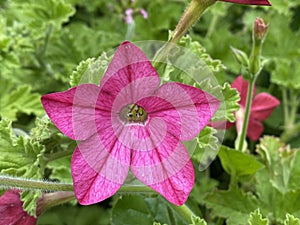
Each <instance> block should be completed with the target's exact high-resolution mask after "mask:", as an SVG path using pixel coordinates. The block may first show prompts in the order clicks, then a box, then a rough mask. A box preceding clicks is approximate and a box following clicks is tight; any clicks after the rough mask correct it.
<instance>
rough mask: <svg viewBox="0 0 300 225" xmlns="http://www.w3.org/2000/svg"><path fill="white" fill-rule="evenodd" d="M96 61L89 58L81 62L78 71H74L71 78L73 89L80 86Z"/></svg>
mask: <svg viewBox="0 0 300 225" xmlns="http://www.w3.org/2000/svg"><path fill="white" fill-rule="evenodd" d="M94 61H95V59H93V58H89V59H87V60H84V61H81V62H80V63H79V65H78V66H77V67H76V70H74V71H73V72H72V74H71V76H70V85H71V87H74V86H77V85H79V84H80V83H81V82H80V81H81V79H82V76H83V75H84V73H85V72H86V71H87V69H88V68H89V66H90V64H91V63H92V62H94Z"/></svg>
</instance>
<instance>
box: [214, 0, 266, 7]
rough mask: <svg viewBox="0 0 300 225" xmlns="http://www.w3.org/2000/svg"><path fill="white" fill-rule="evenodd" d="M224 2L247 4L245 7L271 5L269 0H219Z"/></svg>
mask: <svg viewBox="0 0 300 225" xmlns="http://www.w3.org/2000/svg"><path fill="white" fill-rule="evenodd" d="M219 1H223V2H232V3H237V4H245V5H269V6H270V5H271V3H270V2H269V1H268V0H219Z"/></svg>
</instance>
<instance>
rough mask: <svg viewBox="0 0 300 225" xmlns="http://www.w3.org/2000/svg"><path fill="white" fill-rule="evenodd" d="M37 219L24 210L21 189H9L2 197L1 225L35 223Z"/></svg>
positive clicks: (29, 224) (33, 224)
mask: <svg viewBox="0 0 300 225" xmlns="http://www.w3.org/2000/svg"><path fill="white" fill-rule="evenodd" d="M36 221H37V219H36V218H34V217H33V216H30V215H29V214H27V212H25V211H24V210H23V203H22V202H21V200H20V194H19V191H16V190H8V191H6V192H5V193H4V194H3V195H2V196H1V197H0V224H1V225H9V224H13V225H35V224H36Z"/></svg>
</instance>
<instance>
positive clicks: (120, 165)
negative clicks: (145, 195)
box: [42, 42, 219, 205]
mask: <svg viewBox="0 0 300 225" xmlns="http://www.w3.org/2000/svg"><path fill="white" fill-rule="evenodd" d="M42 103H43V106H44V108H45V110H46V112H47V114H48V116H49V117H50V119H51V120H52V121H53V122H54V124H55V125H56V126H57V127H58V128H59V129H60V130H61V131H62V133H63V134H65V135H66V136H68V137H70V138H72V139H74V140H77V141H78V146H77V147H76V149H75V151H74V154H73V157H72V164H71V170H72V177H73V183H74V189H75V195H76V197H77V199H78V201H79V202H80V203H81V204H83V205H87V204H93V203H96V202H99V201H102V200H104V199H106V198H109V197H110V196H112V195H113V194H115V193H116V192H117V191H118V189H119V188H120V187H121V185H122V184H123V183H124V181H125V179H126V177H127V174H128V171H129V169H130V170H131V172H132V173H133V174H134V175H135V176H136V177H137V178H138V179H139V180H141V181H142V182H143V183H144V184H146V185H147V186H149V187H151V188H152V189H153V190H155V191H157V192H158V193H160V194H161V195H163V196H164V197H165V198H166V199H167V200H168V201H170V202H171V203H173V204H176V205H181V204H183V203H184V202H185V201H186V199H187V198H188V195H189V193H190V191H191V189H192V187H193V184H194V169H193V165H192V163H191V161H190V157H189V154H188V152H187V150H186V148H185V146H184V145H183V144H182V141H188V140H191V139H193V138H194V137H195V136H196V135H197V134H198V133H199V132H200V130H201V129H202V128H203V127H204V126H206V125H207V123H208V122H209V120H210V118H211V117H212V116H213V114H214V113H215V111H216V110H217V108H218V106H219V101H218V100H217V99H216V98H214V97H212V96H211V95H209V94H207V93H205V92H204V91H202V90H200V89H198V88H195V87H192V86H188V85H184V84H181V83H177V82H170V83H166V84H163V85H161V86H160V78H159V76H158V74H157V72H156V71H155V69H154V68H153V66H152V65H151V62H150V61H149V59H148V58H147V57H146V56H145V54H144V53H143V52H142V51H141V50H140V49H139V48H138V47H136V46H135V45H133V44H132V43H130V42H124V43H122V44H121V45H120V46H119V48H118V49H117V51H116V53H115V55H114V57H113V59H112V61H111V63H110V65H109V66H108V69H107V71H106V73H105V75H104V77H103V78H102V80H101V83H100V86H97V85H95V84H81V85H79V86H77V87H74V88H72V89H70V90H67V91H65V92H58V93H52V94H47V95H44V96H43V97H42Z"/></svg>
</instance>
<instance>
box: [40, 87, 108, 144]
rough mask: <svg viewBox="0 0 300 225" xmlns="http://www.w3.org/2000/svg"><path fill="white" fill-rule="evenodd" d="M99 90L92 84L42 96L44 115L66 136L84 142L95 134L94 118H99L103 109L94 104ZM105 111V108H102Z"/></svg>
mask: <svg viewBox="0 0 300 225" xmlns="http://www.w3.org/2000/svg"><path fill="white" fill-rule="evenodd" d="M99 92H100V88H99V87H98V86H96V85H94V84H82V85H79V86H77V87H74V88H72V89H70V90H67V91H65V92H57V93H52V94H47V95H44V96H42V99H41V100H42V104H43V106H44V109H45V110H46V113H47V114H48V116H49V117H50V119H51V120H52V121H53V123H54V124H55V125H56V126H57V127H58V129H59V130H60V131H61V132H62V133H63V134H65V135H66V136H68V137H70V138H72V139H74V140H85V139H87V138H88V137H90V136H91V135H92V134H94V133H96V127H95V118H96V115H97V117H101V114H103V113H102V112H103V110H102V109H103V108H102V109H101V108H99V107H97V113H96V102H97V98H98V95H99ZM104 110H105V108H104Z"/></svg>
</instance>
